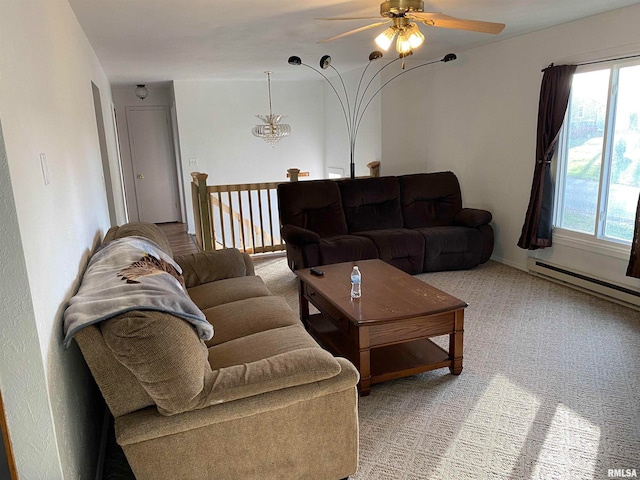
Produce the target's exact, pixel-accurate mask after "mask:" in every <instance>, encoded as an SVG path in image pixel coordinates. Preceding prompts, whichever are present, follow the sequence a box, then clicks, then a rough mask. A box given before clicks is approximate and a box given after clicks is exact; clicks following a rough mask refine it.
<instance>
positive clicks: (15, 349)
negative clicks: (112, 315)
mask: <svg viewBox="0 0 640 480" xmlns="http://www.w3.org/2000/svg"><path fill="white" fill-rule="evenodd" d="M0 45H2V48H1V49H0V73H1V74H0V121H1V122H2V129H3V138H4V149H0V151H2V150H4V152H0V153H2V154H1V155H0V184H1V185H0V187H1V191H2V202H1V203H0V205H1V206H0V209H1V210H2V224H3V225H2V229H0V245H2V246H3V249H2V259H3V275H2V277H1V279H0V285H1V288H2V298H1V299H0V302H1V304H0V312H2V313H1V314H0V315H1V318H2V328H1V329H0V352H2V353H1V354H0V359H1V363H0V388H1V389H2V395H3V399H4V402H5V407H6V414H7V422H8V427H9V435H10V438H11V442H12V445H13V449H14V453H15V457H16V463H17V468H18V472H19V474H20V478H25V479H30V478H65V479H73V478H81V477H82V478H89V477H91V476H93V475H94V472H95V466H96V460H97V442H98V440H99V438H98V433H97V432H98V431H99V425H100V421H101V417H102V414H103V408H104V403H103V401H102V399H101V397H100V395H99V393H98V392H97V390H96V389H95V384H94V382H93V380H92V378H91V376H90V374H89V371H88V369H87V368H86V365H85V363H84V360H83V359H82V357H81V355H80V352H79V350H78V348H77V346H76V345H75V343H74V344H73V346H72V347H71V348H69V349H68V350H64V349H63V347H62V339H63V333H62V313H63V310H64V307H65V305H66V302H67V301H68V299H69V298H70V297H71V295H72V294H73V293H74V292H75V290H76V288H77V282H78V279H79V278H80V275H81V272H82V271H83V270H84V267H85V264H86V262H87V259H88V257H89V255H90V253H91V252H92V251H93V249H94V247H95V246H96V244H97V243H98V241H99V240H100V239H101V237H102V235H103V232H104V230H105V229H106V228H107V227H108V226H109V214H108V209H107V201H106V193H105V185H104V179H103V172H102V163H101V157H100V147H99V141H98V134H97V128H96V119H95V113H94V106H93V97H92V87H91V82H93V83H95V84H96V86H98V88H99V89H100V93H101V98H102V108H103V112H104V115H103V117H104V122H105V126H106V127H107V128H106V130H107V131H106V135H107V145H108V148H109V156H110V166H111V170H112V172H117V171H118V166H117V161H116V160H115V158H116V156H115V144H114V125H113V122H112V117H111V114H110V112H111V95H110V89H109V84H108V82H107V79H106V76H105V74H104V72H103V71H102V69H101V67H100V65H99V63H98V61H97V58H96V56H95V54H94V52H93V50H92V49H91V46H90V45H89V43H88V41H87V39H86V37H85V36H84V33H83V32H82V30H81V29H80V26H79V25H78V23H77V20H76V18H75V16H74V14H73V12H72V10H71V8H70V7H69V4H68V3H67V2H66V0H28V1H24V0H3V1H2V2H0ZM41 153H44V154H45V155H46V158H47V160H48V168H49V178H50V183H49V184H48V185H45V184H44V182H43V176H42V173H41V166H40V154H41ZM112 181H113V178H112ZM114 184H115V185H116V187H118V186H119V185H118V183H116V182H115V181H114ZM12 197H13V198H12ZM116 213H117V216H118V217H119V218H124V209H123V206H122V205H119V208H118V212H116Z"/></svg>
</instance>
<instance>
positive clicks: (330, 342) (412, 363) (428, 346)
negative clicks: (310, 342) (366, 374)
mask: <svg viewBox="0 0 640 480" xmlns="http://www.w3.org/2000/svg"><path fill="white" fill-rule="evenodd" d="M305 327H306V328H307V330H308V331H309V333H310V334H311V335H312V336H313V337H314V338H315V339H316V341H317V342H318V343H319V344H320V345H321V346H322V347H324V348H326V349H327V350H329V351H330V352H331V353H333V354H334V355H338V356H343V357H346V358H347V359H349V360H350V361H351V362H352V363H353V364H354V365H355V366H356V367H357V368H358V370H359V371H360V373H361V375H362V370H361V366H360V352H359V350H358V347H357V345H356V343H355V341H352V339H351V338H350V336H349V334H348V333H347V332H345V331H344V330H343V329H341V328H339V327H338V326H336V325H335V324H334V323H333V322H332V321H331V320H330V319H329V318H327V317H326V316H325V315H323V314H321V313H319V314H315V315H310V316H309V318H308V320H307V322H306V325H305ZM369 355H370V375H371V376H370V378H369V379H365V378H363V379H361V384H362V383H363V382H362V380H365V382H366V384H367V385H372V384H375V383H380V382H385V381H387V380H392V379H395V378H401V377H406V376H410V375H416V374H418V373H422V372H426V371H429V370H436V369H438V368H444V367H449V368H452V366H453V360H452V359H451V357H450V356H449V352H447V351H446V350H445V349H443V348H442V347H440V346H439V345H437V344H435V343H434V342H432V341H431V340H429V339H428V338H421V339H417V340H411V341H407V342H403V343H396V344H392V345H384V346H377V347H372V348H370V350H369ZM362 393H363V394H365V395H366V394H367V393H368V387H367V389H366V392H362Z"/></svg>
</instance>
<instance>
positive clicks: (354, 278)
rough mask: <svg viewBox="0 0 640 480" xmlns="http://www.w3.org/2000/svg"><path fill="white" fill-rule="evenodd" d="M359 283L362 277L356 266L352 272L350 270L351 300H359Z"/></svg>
mask: <svg viewBox="0 0 640 480" xmlns="http://www.w3.org/2000/svg"><path fill="white" fill-rule="evenodd" d="M361 283H362V275H361V274H360V270H358V266H357V265H356V266H354V267H353V270H351V298H360V295H362V290H361V288H360V284H361Z"/></svg>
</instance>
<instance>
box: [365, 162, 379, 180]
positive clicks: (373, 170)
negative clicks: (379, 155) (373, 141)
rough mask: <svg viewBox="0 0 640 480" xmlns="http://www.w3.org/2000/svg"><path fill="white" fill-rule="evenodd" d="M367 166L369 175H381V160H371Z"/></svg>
mask: <svg viewBox="0 0 640 480" xmlns="http://www.w3.org/2000/svg"><path fill="white" fill-rule="evenodd" d="M367 167H369V176H370V177H379V176H380V162H379V161H377V160H376V161H375V162H370V163H367Z"/></svg>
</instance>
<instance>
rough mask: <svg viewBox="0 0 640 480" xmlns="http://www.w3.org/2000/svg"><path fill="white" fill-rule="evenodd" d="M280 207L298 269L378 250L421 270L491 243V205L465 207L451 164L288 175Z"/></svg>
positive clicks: (458, 260) (450, 264)
mask: <svg viewBox="0 0 640 480" xmlns="http://www.w3.org/2000/svg"><path fill="white" fill-rule="evenodd" d="M278 209H279V213H280V222H281V224H282V230H281V232H282V238H283V239H284V240H285V242H286V244H287V259H288V263H289V267H290V268H291V269H292V270H296V269H300V268H307V267H314V266H318V265H327V264H331V263H339V262H347V261H354V260H355V261H357V260H365V259H370V258H379V259H381V260H384V261H385V262H387V263H390V264H391V265H394V266H395V267H397V268H399V269H401V270H404V271H405V272H407V273H410V274H412V275H415V274H417V273H421V272H433V271H439V270H462V269H469V268H473V267H475V266H476V265H479V264H481V263H484V262H486V261H487V260H488V259H489V257H490V256H491V253H492V251H493V229H492V228H491V225H489V222H490V221H491V218H492V217H491V213H490V212H488V211H486V210H479V209H473V208H463V207H462V196H461V193H460V184H459V182H458V179H457V177H456V176H455V175H454V174H453V173H452V172H437V173H420V174H412V175H402V176H397V177H376V178H357V179H352V180H312V181H306V182H291V183H283V184H281V185H279V186H278Z"/></svg>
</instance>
